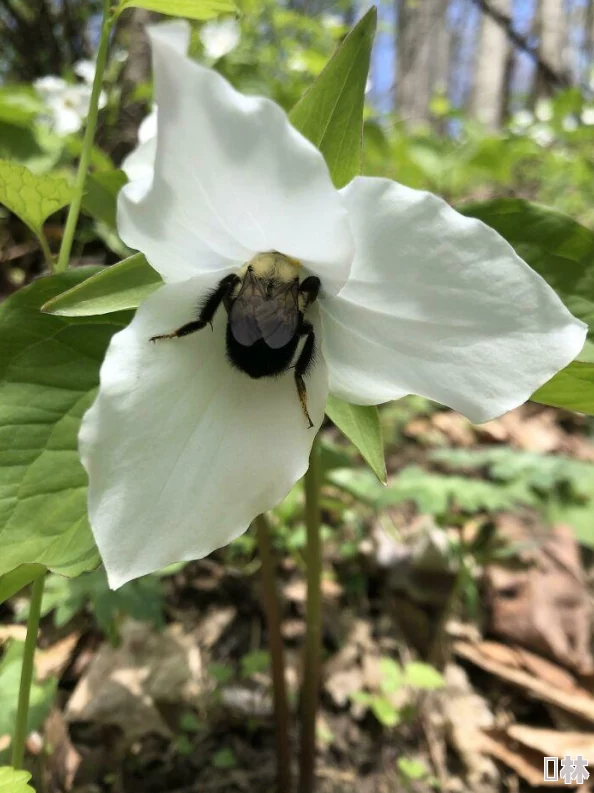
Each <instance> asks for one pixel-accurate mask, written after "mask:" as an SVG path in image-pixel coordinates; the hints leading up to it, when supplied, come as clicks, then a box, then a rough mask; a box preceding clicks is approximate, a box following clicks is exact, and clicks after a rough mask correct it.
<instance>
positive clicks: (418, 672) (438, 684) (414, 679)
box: [404, 661, 445, 691]
mask: <svg viewBox="0 0 594 793" xmlns="http://www.w3.org/2000/svg"><path fill="white" fill-rule="evenodd" d="M404 682H405V684H406V685H407V686H411V687H412V688H422V689H423V690H425V691H433V690H435V689H437V688H443V687H444V686H445V680H444V679H443V677H442V676H441V675H440V673H439V672H438V671H437V669H436V668H435V667H434V666H431V665H430V664H424V663H422V662H420V661H412V662H411V663H410V664H406V665H405V667H404Z"/></svg>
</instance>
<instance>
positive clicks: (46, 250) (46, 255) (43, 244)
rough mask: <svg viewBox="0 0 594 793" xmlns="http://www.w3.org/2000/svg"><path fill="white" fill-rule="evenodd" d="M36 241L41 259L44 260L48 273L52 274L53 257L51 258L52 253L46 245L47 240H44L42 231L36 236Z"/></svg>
mask: <svg viewBox="0 0 594 793" xmlns="http://www.w3.org/2000/svg"><path fill="white" fill-rule="evenodd" d="M37 240H38V242H39V247H40V248H41V251H42V253H43V258H44V259H45V263H46V265H47V268H48V270H49V271H50V273H53V272H54V257H53V256H52V252H51V250H50V246H49V244H48V241H47V239H46V238H45V234H44V233H43V231H42V232H41V233H40V234H38V235H37Z"/></svg>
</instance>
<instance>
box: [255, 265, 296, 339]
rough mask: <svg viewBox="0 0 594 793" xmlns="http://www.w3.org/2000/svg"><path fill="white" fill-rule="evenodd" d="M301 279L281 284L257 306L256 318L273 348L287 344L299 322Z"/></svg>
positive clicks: (264, 337)
mask: <svg viewBox="0 0 594 793" xmlns="http://www.w3.org/2000/svg"><path fill="white" fill-rule="evenodd" d="M298 298H299V281H297V279H295V281H293V282H291V283H289V284H281V285H279V286H278V287H277V288H276V289H275V291H274V293H273V294H272V295H271V296H270V297H269V298H268V300H265V301H264V302H262V303H260V304H258V305H257V306H256V319H257V321H258V326H259V328H260V330H261V332H262V338H263V339H264V341H265V342H266V344H267V345H268V346H269V347H270V348H271V349H272V350H278V349H280V348H281V347H284V346H285V345H287V344H288V343H289V342H290V341H291V339H293V337H294V336H295V333H296V332H297V326H298V324H299V302H298Z"/></svg>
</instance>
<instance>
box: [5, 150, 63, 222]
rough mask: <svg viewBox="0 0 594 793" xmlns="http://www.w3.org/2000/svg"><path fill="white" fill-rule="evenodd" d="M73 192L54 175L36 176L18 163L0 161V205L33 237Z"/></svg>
mask: <svg viewBox="0 0 594 793" xmlns="http://www.w3.org/2000/svg"><path fill="white" fill-rule="evenodd" d="M71 196H72V189H71V187H70V185H69V184H68V182H67V181H66V180H65V179H62V178H61V177H59V176H54V175H53V174H43V175H36V174H33V173H31V171H30V170H29V169H28V168H25V166H24V165H19V164H18V163H14V162H9V161H8V160H0V204H4V206H5V207H7V208H8V209H10V211H11V212H13V213H14V214H15V215H16V216H17V217H18V218H20V219H21V220H22V221H23V223H26V225H27V226H29V228H30V229H31V231H32V232H33V233H34V234H37V235H39V234H40V233H41V229H42V226H43V223H44V221H45V220H46V219H47V218H48V217H49V216H50V215H53V213H54V212H57V211H58V210H59V209H62V207H64V206H66V204H68V203H69V202H70V198H71Z"/></svg>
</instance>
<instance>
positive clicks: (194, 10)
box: [116, 0, 237, 19]
mask: <svg viewBox="0 0 594 793" xmlns="http://www.w3.org/2000/svg"><path fill="white" fill-rule="evenodd" d="M133 6H135V7H136V8H146V9H147V10H148V11H157V12H158V13H159V14H167V15H168V16H172V17H185V18H186V19H212V18H213V17H218V16H219V15H220V14H233V13H235V12H236V11H237V6H236V5H235V3H233V2H232V1H231V0H122V2H121V3H120V4H119V6H118V7H117V9H116V12H117V13H118V14H119V13H120V12H122V11H124V9H126V8H132V7H133Z"/></svg>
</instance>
